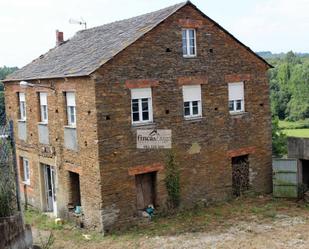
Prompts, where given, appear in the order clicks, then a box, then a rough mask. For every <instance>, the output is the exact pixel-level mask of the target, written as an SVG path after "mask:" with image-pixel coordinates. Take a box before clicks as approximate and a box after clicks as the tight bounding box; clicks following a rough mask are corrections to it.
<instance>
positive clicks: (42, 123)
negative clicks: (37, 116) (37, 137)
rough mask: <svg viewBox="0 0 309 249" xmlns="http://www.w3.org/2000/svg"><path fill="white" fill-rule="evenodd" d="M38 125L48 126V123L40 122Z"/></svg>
mask: <svg viewBox="0 0 309 249" xmlns="http://www.w3.org/2000/svg"><path fill="white" fill-rule="evenodd" d="M38 125H48V123H47V122H38Z"/></svg>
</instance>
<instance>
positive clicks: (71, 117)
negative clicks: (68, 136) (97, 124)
mask: <svg viewBox="0 0 309 249" xmlns="http://www.w3.org/2000/svg"><path fill="white" fill-rule="evenodd" d="M75 123H76V113H75V106H68V124H69V125H75Z"/></svg>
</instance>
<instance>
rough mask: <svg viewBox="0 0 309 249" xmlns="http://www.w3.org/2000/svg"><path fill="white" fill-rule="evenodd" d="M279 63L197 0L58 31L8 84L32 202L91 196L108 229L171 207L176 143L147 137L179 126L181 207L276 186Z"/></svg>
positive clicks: (54, 203)
mask: <svg viewBox="0 0 309 249" xmlns="http://www.w3.org/2000/svg"><path fill="white" fill-rule="evenodd" d="M270 67H271V66H270V65H269V64H268V63H267V62H266V61H264V60H263V59H262V58H261V57H259V56H258V55H256V54H255V53H254V52H253V51H251V50H250V49H249V48H248V47H246V46H245V45H244V44H242V43H241V42H240V41H239V40H237V39H236V38H235V37H233V36H232V35H231V34H230V33H228V32H227V31H226V30H225V29H224V28H222V27H221V26H220V25H219V24H217V23H216V22H215V21H213V20H212V19H210V18H209V17H208V16H206V15H205V14H204V13H202V12H201V11H200V10H199V9H198V8H197V7H196V6H195V5H193V4H192V3H190V2H184V3H180V4H177V5H174V6H171V7H168V8H165V9H162V10H159V11H156V12H152V13H149V14H145V15H141V16H137V17H134V18H131V19H127V20H123V21H117V22H113V23H110V24H106V25H103V26H99V27H95V28H90V29H86V30H82V31H79V32H77V33H76V35H75V36H74V37H72V38H71V39H69V40H67V41H63V34H62V33H61V32H57V46H56V47H54V48H52V49H51V50H50V51H48V52H47V53H46V54H44V55H41V56H40V57H39V58H37V59H36V60H34V61H32V62H31V63H30V64H28V65H26V66H25V67H23V68H21V69H20V70H18V71H16V72H14V73H13V74H11V75H10V76H8V77H7V78H6V80H5V82H4V83H5V100H6V111H7V114H8V116H9V117H10V118H11V119H13V120H14V124H15V134H16V138H15V139H16V150H17V156H18V163H19V169H20V186H21V190H22V196H23V198H24V200H25V201H26V202H27V203H29V204H31V205H33V206H34V207H37V208H39V209H41V210H42V211H44V212H51V213H54V215H55V216H58V217H74V216H76V215H74V214H73V213H74V210H76V207H79V206H81V207H82V213H83V216H82V218H81V217H79V219H81V220H82V223H83V225H84V226H86V227H93V228H96V229H98V230H102V231H110V230H111V229H117V228H120V227H125V226H127V225H130V224H133V223H134V222H137V221H139V220H140V219H141V217H139V213H140V212H139V211H141V210H143V209H144V208H145V207H146V206H147V205H149V204H153V205H154V206H155V209H156V210H159V211H160V210H164V208H165V207H166V201H167V198H168V196H167V190H166V186H165V181H164V180H165V171H166V156H167V154H168V153H170V151H171V149H168V148H167V149H166V148H138V143H137V133H138V132H140V131H141V132H148V131H156V130H159V131H161V130H166V131H169V134H171V137H170V138H171V147H172V150H173V152H174V153H175V155H176V162H177V164H178V167H179V171H180V193H181V206H183V207H191V206H193V205H195V203H197V202H212V201H216V200H223V199H226V198H229V197H231V196H232V195H233V193H234V194H236V195H237V194H239V191H238V190H242V189H240V187H242V188H244V189H246V188H249V187H250V188H252V189H253V190H254V191H257V192H264V193H265V192H270V191H271V177H272V172H271V114H270V104H269V84H268V79H267V70H268V69H269V68H270ZM239 175H240V176H241V177H239ZM240 179H243V180H240Z"/></svg>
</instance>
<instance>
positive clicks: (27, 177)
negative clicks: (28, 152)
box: [22, 157, 30, 185]
mask: <svg viewBox="0 0 309 249" xmlns="http://www.w3.org/2000/svg"><path fill="white" fill-rule="evenodd" d="M22 164H23V171H24V172H23V173H24V175H23V183H24V184H27V185H30V164H29V160H28V159H27V158H25V157H22Z"/></svg>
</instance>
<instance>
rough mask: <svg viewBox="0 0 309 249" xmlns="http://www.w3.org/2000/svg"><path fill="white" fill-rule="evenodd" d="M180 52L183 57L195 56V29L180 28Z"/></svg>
mask: <svg viewBox="0 0 309 249" xmlns="http://www.w3.org/2000/svg"><path fill="white" fill-rule="evenodd" d="M182 53H183V56H184V57H193V56H196V31H195V29H183V30H182Z"/></svg>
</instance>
